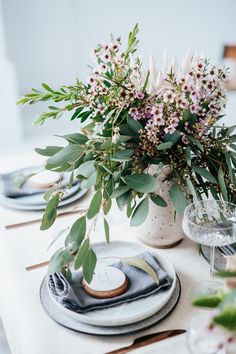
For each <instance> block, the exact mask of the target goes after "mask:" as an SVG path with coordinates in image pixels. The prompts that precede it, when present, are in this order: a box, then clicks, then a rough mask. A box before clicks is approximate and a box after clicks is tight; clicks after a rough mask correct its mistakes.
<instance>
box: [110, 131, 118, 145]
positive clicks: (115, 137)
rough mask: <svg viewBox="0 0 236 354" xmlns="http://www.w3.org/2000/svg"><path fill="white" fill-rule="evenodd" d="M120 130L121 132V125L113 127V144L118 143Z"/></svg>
mask: <svg viewBox="0 0 236 354" xmlns="http://www.w3.org/2000/svg"><path fill="white" fill-rule="evenodd" d="M119 132H120V128H119V127H115V128H114V129H113V135H112V138H111V141H112V143H113V144H116V143H117V141H118V140H119V138H120V133H119Z"/></svg>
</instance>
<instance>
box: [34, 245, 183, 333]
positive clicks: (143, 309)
mask: <svg viewBox="0 0 236 354" xmlns="http://www.w3.org/2000/svg"><path fill="white" fill-rule="evenodd" d="M93 248H94V250H95V252H96V254H97V257H98V259H99V261H98V262H99V266H107V265H111V264H113V263H115V262H117V257H132V256H137V255H138V254H140V253H142V252H144V251H146V250H147V248H146V247H144V246H142V245H138V244H135V243H128V242H122V241H114V242H111V243H110V244H109V245H108V244H107V243H103V242H102V243H95V244H94V245H93ZM148 251H149V252H150V253H151V254H152V255H153V256H155V257H156V258H157V259H158V261H159V263H160V264H161V266H162V267H163V268H164V270H165V271H166V272H167V273H168V275H169V276H170V277H171V278H172V279H173V282H172V285H171V287H170V288H169V289H168V290H166V291H163V292H159V293H156V294H154V295H150V296H148V297H145V298H141V299H138V300H136V301H133V302H127V303H123V304H120V305H116V306H114V307H110V308H105V309H100V310H93V311H89V312H86V313H83V314H81V313H77V312H73V311H71V310H69V309H67V308H65V307H64V306H63V305H62V304H60V303H59V302H57V301H56V299H55V298H54V297H53V295H52V294H51V293H50V291H49V288H48V284H47V278H45V279H44V280H43V282H42V285H41V289H40V297H41V302H42V305H43V307H44V309H45V311H46V312H47V314H48V315H49V316H50V317H51V318H52V319H53V320H54V321H55V322H57V323H59V324H61V325H62V326H64V327H67V328H70V329H73V330H76V331H79V332H84V333H89V334H96V335H122V334H130V333H133V332H136V331H138V330H142V329H144V328H147V327H149V326H151V325H153V324H156V323H158V322H159V321H161V320H162V319H163V318H165V317H166V316H167V315H168V314H169V313H170V312H171V311H172V310H173V309H174V308H175V306H176V304H177V303H178V300H179V297H180V282H179V279H178V277H177V276H176V273H175V270H174V268H173V266H172V264H171V263H170V261H169V260H168V259H167V258H165V257H164V256H162V255H161V254H159V253H158V252H157V251H154V250H150V249H148ZM107 257H109V258H107ZM112 257H115V258H112Z"/></svg>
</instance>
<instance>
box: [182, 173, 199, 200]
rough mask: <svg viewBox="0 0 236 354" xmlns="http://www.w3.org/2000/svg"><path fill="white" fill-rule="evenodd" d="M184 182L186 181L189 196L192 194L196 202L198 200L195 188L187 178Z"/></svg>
mask: <svg viewBox="0 0 236 354" xmlns="http://www.w3.org/2000/svg"><path fill="white" fill-rule="evenodd" d="M185 180H186V184H187V187H188V191H189V192H190V194H192V196H193V198H194V199H195V200H197V199H198V198H197V194H196V191H195V188H194V186H193V184H192V181H191V180H190V178H187V177H186V178H185Z"/></svg>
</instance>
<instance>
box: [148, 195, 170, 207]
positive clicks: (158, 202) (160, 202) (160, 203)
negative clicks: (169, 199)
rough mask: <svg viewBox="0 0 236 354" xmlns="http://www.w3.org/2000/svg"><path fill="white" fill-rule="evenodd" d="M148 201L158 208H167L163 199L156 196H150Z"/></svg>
mask: <svg viewBox="0 0 236 354" xmlns="http://www.w3.org/2000/svg"><path fill="white" fill-rule="evenodd" d="M150 199H151V201H152V202H153V203H154V204H156V205H158V206H160V207H163V208H165V207H167V203H166V201H165V199H163V198H162V197H161V196H160V195H158V194H154V195H150Z"/></svg>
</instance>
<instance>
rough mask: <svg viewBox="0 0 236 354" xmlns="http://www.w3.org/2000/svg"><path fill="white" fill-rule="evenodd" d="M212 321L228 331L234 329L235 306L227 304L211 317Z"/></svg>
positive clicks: (235, 322) (235, 328) (235, 324)
mask: <svg viewBox="0 0 236 354" xmlns="http://www.w3.org/2000/svg"><path fill="white" fill-rule="evenodd" d="M213 323H214V324H216V325H220V326H222V327H223V328H225V329H227V330H229V331H236V307H235V306H233V305H227V306H225V308H224V309H223V310H222V311H221V312H220V313H219V315H216V316H215V317H214V318H213Z"/></svg>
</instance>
